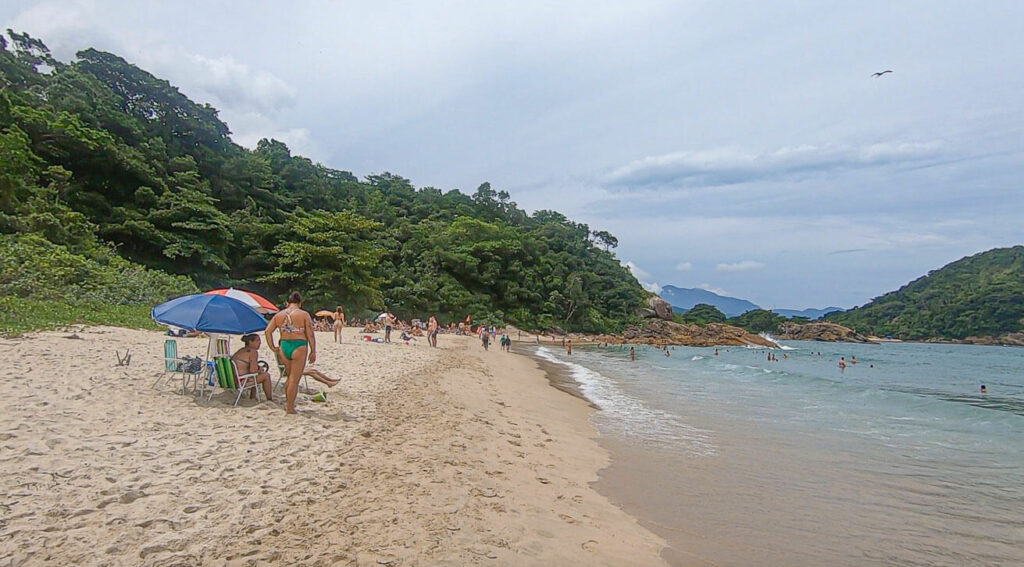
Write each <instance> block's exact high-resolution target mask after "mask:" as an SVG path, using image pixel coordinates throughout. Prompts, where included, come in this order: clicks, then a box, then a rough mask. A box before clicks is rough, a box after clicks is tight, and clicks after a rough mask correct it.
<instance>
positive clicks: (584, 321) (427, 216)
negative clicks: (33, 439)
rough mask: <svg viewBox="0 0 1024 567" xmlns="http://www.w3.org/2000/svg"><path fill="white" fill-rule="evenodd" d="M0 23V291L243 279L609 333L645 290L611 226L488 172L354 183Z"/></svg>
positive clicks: (115, 291) (164, 290) (146, 292)
mask: <svg viewBox="0 0 1024 567" xmlns="http://www.w3.org/2000/svg"><path fill="white" fill-rule="evenodd" d="M7 38H8V39H5V38H4V37H2V36H0V267H2V269H3V271H2V272H0V294H2V295H4V296H11V297H18V298H32V299H36V300H44V301H57V302H67V303H69V304H72V305H85V304H89V305H93V304H95V303H96V302H103V303H108V302H109V303H115V304H124V305H141V304H149V305H152V304H153V303H156V302H158V301H162V300H164V299H167V298H168V297H171V296H174V295H177V294H181V293H189V292H194V291H196V290H197V289H198V288H204V289H205V288H209V287H214V286H226V285H243V286H245V287H248V288H255V290H256V291H260V292H263V293H264V294H266V295H268V296H269V297H271V298H272V299H276V300H280V299H281V298H283V297H284V295H285V294H286V293H287V292H288V291H290V290H291V289H298V290H300V291H302V292H303V293H304V295H305V296H306V297H307V299H308V302H309V304H310V305H311V306H318V307H333V306H334V305H336V304H342V305H344V306H345V307H346V309H347V310H348V312H349V313H350V314H351V315H353V316H365V315H367V314H369V313H370V312H376V310H378V309H380V308H381V307H383V306H384V305H388V306H390V307H391V308H392V309H393V310H394V311H395V312H396V313H398V314H399V316H402V317H423V316H425V315H427V314H436V315H438V316H439V317H440V318H441V319H442V320H448V321H451V320H455V319H462V318H464V317H465V316H466V314H471V315H472V316H473V317H474V320H475V321H479V322H494V323H497V322H502V321H507V322H511V323H514V324H516V325H520V326H523V327H526V328H543V327H556V326H557V327H560V328H564V329H568V330H579V331H603V332H608V331H617V330H619V329H621V328H622V327H623V325H625V324H626V323H629V322H632V321H633V312H634V310H635V308H636V306H637V305H638V304H640V302H641V301H642V298H643V290H642V289H641V287H640V285H639V283H638V282H637V281H636V279H635V278H634V277H633V276H632V275H631V274H630V273H629V271H628V270H627V269H625V268H624V267H623V266H622V265H621V264H620V263H619V261H618V260H617V259H616V257H615V255H614V253H613V252H612V251H611V249H613V248H614V247H615V246H616V245H617V240H616V239H615V237H614V236H612V235H611V234H609V233H607V232H604V231H591V230H590V228H589V227H588V226H587V225H585V224H580V223H576V222H573V221H571V220H569V219H567V218H566V217H564V216H563V215H561V214H559V213H556V212H552V211H538V212H536V213H534V214H532V215H531V214H527V213H526V212H525V211H523V210H522V209H520V208H519V207H518V206H517V205H516V203H514V202H512V201H511V200H510V196H509V194H508V193H507V192H505V191H497V190H494V189H492V188H491V186H490V185H489V184H488V183H484V184H482V185H480V186H479V187H478V188H477V190H476V192H475V193H473V194H472V195H467V194H464V193H461V192H459V191H456V190H451V191H447V192H444V191H441V190H439V189H436V188H432V187H425V188H419V189H417V188H415V187H413V185H412V184H411V183H410V182H409V180H407V179H404V178H402V177H400V176H398V175H393V174H390V173H383V174H379V175H370V176H367V177H366V179H364V180H362V181H361V180H359V179H357V178H356V177H355V176H353V175H352V174H351V173H349V172H346V171H339V170H335V169H331V168H328V167H325V166H323V165H321V164H315V163H313V162H312V161H310V160H309V159H306V158H304V157H301V156H296V155H292V153H291V152H290V150H289V149H288V147H287V146H286V145H285V144H283V143H282V142H280V141H276V140H266V139H265V140H262V141H260V142H259V144H258V145H257V147H256V148H255V149H254V150H248V149H246V148H243V147H241V146H238V145H237V144H235V143H233V142H232V141H231V139H230V137H229V135H230V130H229V129H228V127H227V125H226V124H224V123H223V122H221V120H220V119H219V118H218V116H217V110H216V109H214V108H212V107H210V106H209V105H204V104H196V103H194V102H193V101H191V100H189V99H188V98H187V97H186V96H184V95H183V94H182V93H180V92H179V91H178V90H177V89H176V88H175V87H173V86H172V85H170V84H169V83H168V82H167V81H164V80H162V79H158V78H156V77H154V76H153V75H151V74H149V73H147V72H146V71H144V70H142V69H139V68H138V67H135V66H133V65H131V64H130V63H128V62H127V61H125V60H124V59H122V58H120V57H118V56H116V55H113V54H110V53H104V52H101V51H97V50H94V49H87V50H84V51H81V52H79V53H78V54H77V58H76V59H75V60H74V61H73V62H70V63H65V62H61V61H57V60H55V59H54V58H53V57H52V56H51V55H50V53H49V50H48V49H47V48H46V46H45V45H44V44H43V43H42V42H40V41H39V40H37V39H35V38H32V37H30V36H28V35H27V34H18V33H15V32H12V31H10V30H8V33H7Z"/></svg>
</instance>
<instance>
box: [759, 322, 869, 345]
mask: <svg viewBox="0 0 1024 567" xmlns="http://www.w3.org/2000/svg"><path fill="white" fill-rule="evenodd" d="M775 338H777V339H782V340H788V341H826V342H844V343H874V342H875V341H872V340H871V339H869V338H868V337H866V336H864V335H862V334H860V333H858V332H857V331H854V330H853V329H851V328H849V327H844V326H842V325H837V324H835V323H826V322H824V321H816V322H814V323H783V324H782V329H781V332H780V333H778V334H777V335H775Z"/></svg>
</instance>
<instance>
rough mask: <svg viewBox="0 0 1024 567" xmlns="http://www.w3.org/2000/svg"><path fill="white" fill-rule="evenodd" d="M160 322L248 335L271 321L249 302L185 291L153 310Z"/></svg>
mask: <svg viewBox="0 0 1024 567" xmlns="http://www.w3.org/2000/svg"><path fill="white" fill-rule="evenodd" d="M150 314H151V315H152V317H153V320H154V321H156V322H157V323H162V324H164V325H170V326H172V327H178V328H181V329H186V330H189V331H199V332H203V333H220V334H225V335H244V334H247V333H255V332H256V331H262V330H263V329H266V328H267V321H266V319H264V318H263V315H261V314H260V313H259V312H258V311H256V310H255V309H253V308H252V307H249V306H248V305H246V304H245V303H242V302H241V301H238V300H237V299H232V298H230V297H225V296H223V295H203V294H199V295H185V296H182V297H176V298H174V299H172V300H170V301H167V302H164V303H161V304H160V305H157V306H156V307H154V308H153V311H152V312H151V313H150Z"/></svg>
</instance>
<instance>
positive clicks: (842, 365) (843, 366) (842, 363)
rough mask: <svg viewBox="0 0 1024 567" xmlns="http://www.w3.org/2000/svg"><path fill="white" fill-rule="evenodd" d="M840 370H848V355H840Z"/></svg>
mask: <svg viewBox="0 0 1024 567" xmlns="http://www.w3.org/2000/svg"><path fill="white" fill-rule="evenodd" d="M839 370H846V357H845V356H840V357H839Z"/></svg>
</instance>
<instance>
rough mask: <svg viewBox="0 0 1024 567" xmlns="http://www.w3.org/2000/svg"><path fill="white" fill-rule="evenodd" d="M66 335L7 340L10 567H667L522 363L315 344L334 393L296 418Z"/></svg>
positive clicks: (111, 344) (0, 532) (127, 341)
mask: <svg viewBox="0 0 1024 567" xmlns="http://www.w3.org/2000/svg"><path fill="white" fill-rule="evenodd" d="M69 335H70V333H68V332H62V333H39V334H35V335H30V336H28V337H24V338H21V339H0V357H2V359H3V360H4V365H3V368H4V372H3V376H2V378H0V380H2V381H3V392H4V395H5V400H4V402H3V405H2V407H3V410H2V411H0V474H2V478H3V481H2V482H3V489H2V490H0V567H7V566H8V565H11V566H13V565H42V564H52V565H62V564H77V565H143V564H144V565H198V564H203V565H257V564H269V563H274V564H302V565H660V564H663V563H662V561H661V559H660V558H659V556H658V553H659V551H660V549H661V548H662V546H663V545H664V542H663V541H662V540H661V539H659V538H657V537H656V536H654V535H652V534H651V533H650V532H648V531H646V530H645V529H643V528H642V527H640V526H639V525H638V524H637V523H636V521H635V520H634V519H633V518H631V517H629V516H628V515H626V514H625V513H624V512H622V511H621V510H619V509H618V508H616V507H614V506H613V505H611V504H610V503H609V502H608V501H607V500H606V499H605V498H604V497H602V496H601V495H599V494H597V493H596V492H594V491H593V490H591V489H590V488H589V485H588V484H589V482H590V481H592V480H594V479H595V478H596V475H597V471H598V470H599V469H600V468H602V467H603V466H605V465H606V464H607V455H606V453H605V452H604V451H603V450H601V449H600V447H599V446H598V445H597V443H596V442H595V440H594V435H595V432H594V430H593V428H592V427H591V426H590V425H589V423H588V421H587V416H588V415H589V412H590V409H589V407H588V406H587V405H586V404H585V403H584V402H583V401H581V400H578V399H576V398H573V397H571V396H569V395H568V394H565V393H563V392H560V391H558V390H555V389H554V388H551V387H550V386H548V384H547V381H546V379H545V377H544V375H543V373H541V372H540V371H539V370H538V369H537V368H536V366H535V365H534V363H533V362H532V361H531V360H530V359H528V358H526V357H523V356H518V355H515V354H508V353H503V352H500V351H498V350H497V349H496V348H495V349H492V350H491V351H490V352H487V353H484V352H483V351H482V350H481V349H480V347H479V346H478V345H477V343H476V341H474V340H471V339H465V338H456V337H452V336H448V335H441V337H440V345H441V347H442V348H440V349H431V348H429V347H427V346H426V341H425V340H424V339H421V340H419V341H418V342H419V346H404V345H399V344H395V345H382V344H374V343H366V342H357V341H355V340H354V339H355V337H356V336H358V335H360V334H359V333H356V332H355V329H346V333H345V340H346V343H345V344H342V345H335V344H332V343H331V342H330V341H331V335H330V334H328V333H320V334H318V339H319V343H320V344H319V349H318V355H319V360H318V362H317V364H316V365H315V367H316V368H319V369H320V370H322V371H323V372H325V373H327V374H328V375H330V376H334V377H338V378H341V379H342V382H341V383H340V384H339V385H338V386H336V387H334V388H333V389H331V390H329V397H328V401H327V403H314V402H312V401H300V402H299V403H298V404H297V409H298V411H299V415H298V416H286V415H285V414H284V411H283V395H281V394H279V393H275V394H276V395H277V396H278V397H277V398H276V399H275V401H274V402H270V403H268V402H263V403H260V404H257V403H256V402H255V401H249V400H243V401H242V403H241V404H240V405H239V407H231V403H232V402H233V401H234V396H233V394H230V393H228V392H221V391H218V394H216V395H215V396H214V398H213V401H212V402H210V403H206V402H197V401H196V399H195V398H194V397H193V396H190V395H182V394H181V393H180V387H181V382H180V380H177V379H172V380H171V381H170V382H169V383H165V384H164V385H163V386H161V387H160V388H158V389H152V388H151V387H150V384H151V383H152V382H153V380H154V378H155V377H156V376H157V375H158V374H159V373H160V371H161V369H162V367H163V361H162V358H161V357H162V356H163V341H164V339H165V338H166V337H164V336H162V335H160V334H159V333H156V332H148V331H134V330H126V329H119V328H110V327H99V328H89V329H84V330H79V331H78V332H77V335H78V336H80V337H81V340H78V339H68V338H65V337H67V336H69ZM178 341H179V353H180V354H201V353H205V350H206V344H207V343H206V340H205V339H178ZM240 346H241V343H240V342H239V341H238V339H237V338H236V339H235V341H234V342H233V343H232V347H233V349H234V348H238V347H240ZM129 347H130V348H131V352H132V363H131V366H130V367H128V368H123V367H116V366H115V362H116V360H115V354H114V351H115V349H119V350H121V352H122V353H123V352H124V349H125V348H129ZM262 358H263V359H264V360H267V359H270V360H272V358H271V356H270V353H269V352H264V353H262ZM310 386H313V387H315V388H322V387H323V386H321V385H320V384H319V383H316V382H313V381H312V380H310Z"/></svg>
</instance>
